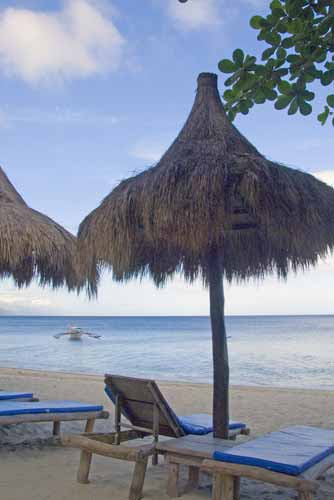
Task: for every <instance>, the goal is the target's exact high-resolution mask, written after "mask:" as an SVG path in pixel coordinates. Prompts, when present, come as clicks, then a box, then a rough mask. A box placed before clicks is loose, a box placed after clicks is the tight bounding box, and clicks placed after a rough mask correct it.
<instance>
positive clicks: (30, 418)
mask: <svg viewBox="0 0 334 500" xmlns="http://www.w3.org/2000/svg"><path fill="white" fill-rule="evenodd" d="M108 417H109V413H108V412H107V411H104V410H102V411H90V412H79V411H76V412H72V413H70V412H66V413H31V414H27V413H25V414H22V415H3V416H0V425H11V424H21V423H32V422H36V423H37V422H53V431H52V433H53V435H54V436H58V435H59V434H60V425H61V422H65V421H73V420H86V427H85V432H92V431H93V429H94V424H95V420H96V419H100V418H108Z"/></svg>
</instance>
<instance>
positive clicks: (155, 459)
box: [152, 403, 160, 465]
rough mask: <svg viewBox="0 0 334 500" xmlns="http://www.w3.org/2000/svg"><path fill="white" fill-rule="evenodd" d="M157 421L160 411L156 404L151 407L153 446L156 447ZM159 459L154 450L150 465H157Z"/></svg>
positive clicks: (157, 437) (157, 436) (157, 439)
mask: <svg viewBox="0 0 334 500" xmlns="http://www.w3.org/2000/svg"><path fill="white" fill-rule="evenodd" d="M159 421H160V411H159V407H158V405H157V404H156V403H154V405H153V439H154V446H156V444H157V442H158V441H159ZM158 462H159V458H158V453H157V451H156V450H155V452H154V454H153V457H152V465H158Z"/></svg>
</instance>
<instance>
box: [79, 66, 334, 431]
mask: <svg viewBox="0 0 334 500" xmlns="http://www.w3.org/2000/svg"><path fill="white" fill-rule="evenodd" d="M79 241H80V242H81V246H82V252H83V255H84V257H85V260H86V262H87V264H88V266H87V269H89V266H92V267H91V269H92V270H94V266H95V265H96V264H97V265H100V266H107V267H111V268H112V270H113V274H114V277H115V278H116V279H117V280H127V279H130V278H132V277H137V276H145V275H149V276H151V277H152V278H153V280H154V282H155V283H156V285H157V286H160V285H163V284H164V283H165V282H166V280H167V279H168V278H169V277H172V276H173V275H174V274H176V273H182V274H183V275H184V277H185V278H186V279H187V280H189V281H194V280H195V279H196V278H197V277H201V278H202V279H203V281H204V283H205V284H206V285H207V286H208V287H209V291H210V316H211V326H212V347H213V365H214V402H213V423H214V433H215V435H216V436H218V437H227V435H228V422H229V406H228V401H229V398H228V387H229V364H228V352H227V342H226V331H225V321H224V292H223V277H225V278H226V280H227V281H232V280H233V279H235V280H236V281H242V280H248V279H249V278H251V277H255V278H262V277H264V276H265V275H266V274H271V273H277V275H278V276H279V277H283V278H285V277H286V276H287V274H288V272H289V271H290V270H292V271H297V269H299V268H301V269H306V268H308V267H310V266H313V265H315V264H316V263H317V261H318V259H319V257H324V256H326V255H327V254H328V252H330V251H332V250H333V247H334V190H333V189H332V188H331V187H329V186H327V185H326V184H324V183H322V182H320V181H319V180H317V179H315V178H314V177H312V176H311V175H308V174H306V173H302V172H299V171H297V170H293V169H291V168H287V167H284V166H282V165H279V164H277V163H273V162H271V161H268V160H267V159H266V158H265V157H264V156H262V155H261V154H260V153H259V152H258V151H257V150H256V149H255V147H254V146H252V145H251V144H250V143H249V142H248V141H247V139H245V137H243V136H242V134H241V133H240V132H239V131H238V130H237V129H236V128H235V127H234V126H233V125H232V124H231V123H230V122H229V120H228V118H227V116H226V114H225V112H224V108H223V105H222V103H221V100H220V97H219V93H218V89H217V76H216V75H214V74H209V73H202V74H201V75H200V76H199V78H198V90H197V95H196V99H195V103H194V105H193V108H192V111H191V113H190V116H189V118H188V120H187V122H186V123H185V125H184V127H183V129H182V131H181V133H180V134H179V136H178V137H177V139H176V140H175V141H174V143H173V144H172V145H171V147H170V148H169V149H168V151H167V152H166V153H165V154H164V156H163V157H162V158H161V160H160V162H159V163H158V164H157V165H156V166H155V167H153V168H151V169H149V170H147V171H145V172H143V173H141V174H139V175H137V176H135V177H132V178H130V179H128V180H125V181H123V182H121V183H120V184H119V186H118V187H116V188H115V189H114V190H113V191H112V192H111V194H110V195H109V196H107V197H106V198H105V199H104V200H103V202H102V203H101V205H100V206H99V207H98V208H97V209H96V210H94V211H93V212H92V213H91V214H90V215H89V216H88V217H87V218H86V219H85V220H84V221H83V222H82V224H81V226H80V229H79ZM88 272H89V271H88ZM92 277H93V274H92ZM310 293H311V291H310Z"/></svg>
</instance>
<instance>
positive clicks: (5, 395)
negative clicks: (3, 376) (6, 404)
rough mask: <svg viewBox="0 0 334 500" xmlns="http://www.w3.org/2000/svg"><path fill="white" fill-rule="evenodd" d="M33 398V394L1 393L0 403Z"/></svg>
mask: <svg viewBox="0 0 334 500" xmlns="http://www.w3.org/2000/svg"><path fill="white" fill-rule="evenodd" d="M32 397H33V393H32V392H8V391H0V401H8V400H10V399H30V398H32Z"/></svg>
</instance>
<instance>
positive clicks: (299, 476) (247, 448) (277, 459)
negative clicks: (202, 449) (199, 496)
mask: <svg viewBox="0 0 334 500" xmlns="http://www.w3.org/2000/svg"><path fill="white" fill-rule="evenodd" d="M280 438H282V439H281V441H280ZM268 444H269V445H270V444H271V445H273V448H272V450H270V446H269V447H268ZM284 455H286V458H285V459H284ZM215 456H216V457H218V459H217V460H212V457H211V459H208V460H204V462H203V464H202V470H203V471H206V472H210V473H211V474H212V475H213V491H212V500H222V499H223V500H236V499H238V498H239V492H238V490H236V485H237V484H238V481H239V480H240V478H241V477H247V478H250V479H254V480H257V481H263V482H267V483H271V484H274V485H277V486H283V487H287V488H292V489H295V490H296V491H297V493H298V499H299V500H312V499H313V498H314V493H315V492H316V491H317V489H318V488H319V483H318V482H317V479H318V478H319V477H321V476H322V475H323V474H324V473H325V472H326V471H327V470H328V469H330V468H332V467H334V431H333V430H326V429H318V428H313V427H306V426H292V427H289V428H286V429H282V430H281V431H278V432H273V433H271V434H268V435H266V436H263V437H261V438H258V439H255V440H253V441H249V442H248V443H245V444H242V445H238V446H235V447H234V448H233V449H232V450H225V451H224V450H215V452H214V453H213V457H215Z"/></svg>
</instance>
